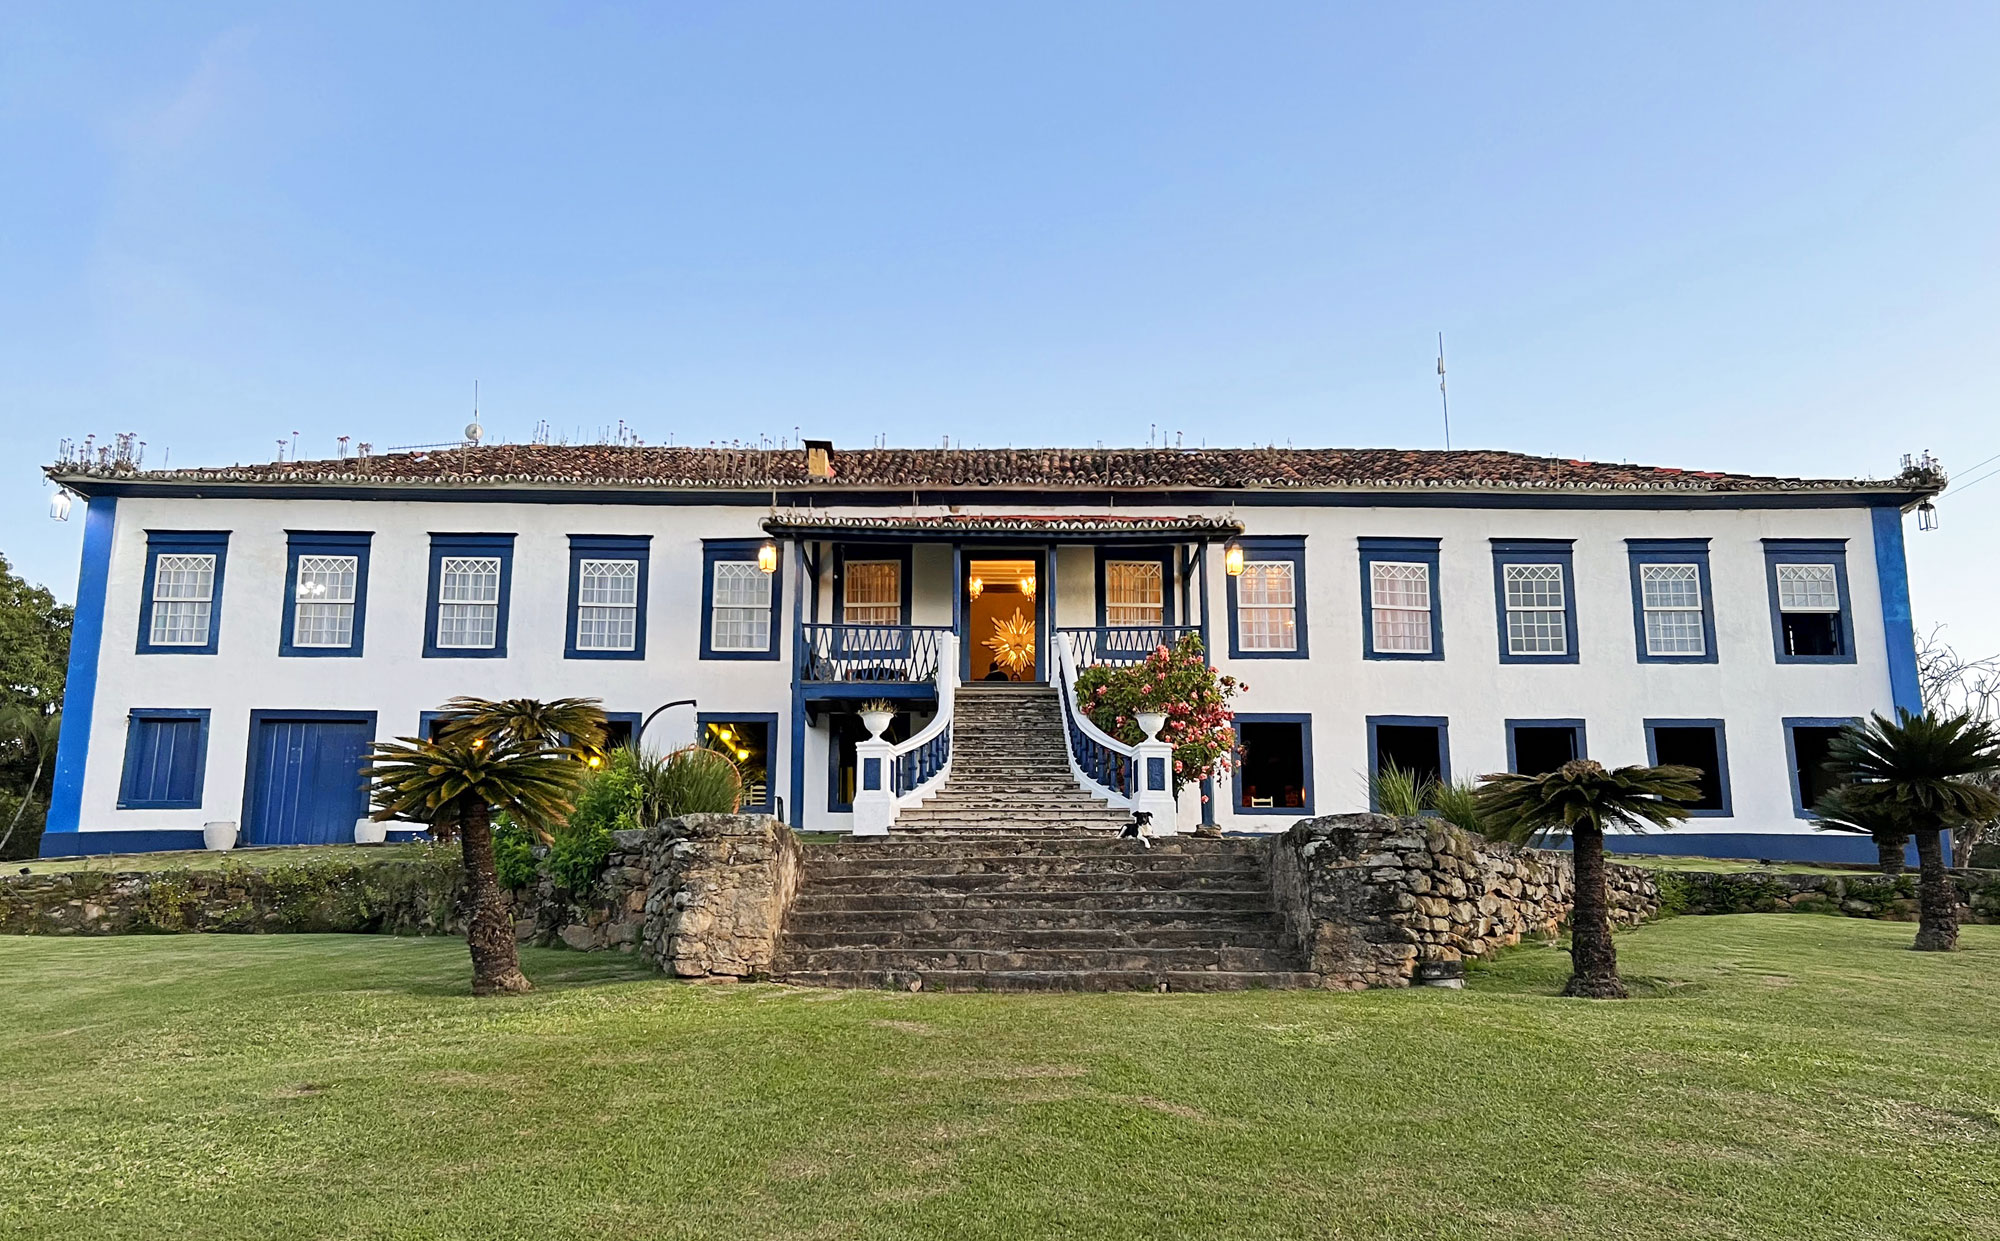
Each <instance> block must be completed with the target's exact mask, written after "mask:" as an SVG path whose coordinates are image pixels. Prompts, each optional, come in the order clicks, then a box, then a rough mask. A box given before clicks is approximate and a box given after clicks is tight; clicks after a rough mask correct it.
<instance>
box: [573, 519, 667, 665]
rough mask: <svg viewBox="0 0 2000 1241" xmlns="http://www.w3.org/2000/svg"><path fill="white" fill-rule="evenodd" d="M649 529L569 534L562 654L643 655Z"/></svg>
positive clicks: (591, 656) (650, 541)
mask: <svg viewBox="0 0 2000 1241" xmlns="http://www.w3.org/2000/svg"><path fill="white" fill-rule="evenodd" d="M652 546H653V536H652V535H650V534H572V535H570V536H569V619H568V621H567V623H566V627H565V630H564V638H563V658H564V659H644V658H645V657H646V598H647V590H648V588H649V586H650V584H651V580H652V579H651V561H652Z"/></svg>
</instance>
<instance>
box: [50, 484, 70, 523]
mask: <svg viewBox="0 0 2000 1241" xmlns="http://www.w3.org/2000/svg"><path fill="white" fill-rule="evenodd" d="M49 516H51V517H53V518H55V519H56V520H57V521H68V520H69V488H67V487H58V488H56V493H55V495H53V496H51V497H50V498H49Z"/></svg>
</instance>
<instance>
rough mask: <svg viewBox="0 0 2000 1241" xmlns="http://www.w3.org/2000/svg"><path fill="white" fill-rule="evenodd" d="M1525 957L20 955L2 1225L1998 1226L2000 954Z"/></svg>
mask: <svg viewBox="0 0 2000 1241" xmlns="http://www.w3.org/2000/svg"><path fill="white" fill-rule="evenodd" d="M1910 934H1911V928H1910V927H1909V926H1907V925H1901V924H1890V923H1876V922H1868V921H1863V920H1858V919H1836V918H1815V917H1808V916H1791V917H1785V916H1774V915H1757V916H1747V917H1731V918H1680V919H1675V920H1672V921H1669V922H1666V923H1661V924H1656V925H1653V926H1648V927H1644V928H1641V929H1639V930H1637V931H1635V932H1633V933H1631V934H1629V935H1626V936H1623V937H1621V941H1620V942H1621V951H1622V955H1623V959H1624V964H1625V967H1626V970H1627V975H1628V978H1629V979H1630V980H1631V981H1632V982H1633V983H1634V986H1635V990H1636V991H1637V992H1638V993H1639V998H1637V999H1634V1000H1632V1001H1630V1002H1627V1003H1623V1004H1595V1003H1591V1002H1588V1001H1576V1000H1562V999H1558V998H1555V996H1554V994H1553V993H1554V992H1555V991H1556V989H1557V988H1558V987H1559V986H1560V984H1561V982H1562V979H1563V976H1564V974H1565V972H1566V958H1565V957H1564V955H1563V954H1562V953H1560V952H1559V951H1554V950H1550V949H1545V948H1524V949H1520V950H1517V951H1516V952H1514V953H1512V954H1510V955H1508V956H1506V957H1504V958H1503V959H1502V960H1500V961H1499V962H1497V963H1495V964H1493V965H1490V966H1487V967H1483V968H1480V969H1477V970H1476V971H1475V972H1474V976H1473V980H1472V984H1471V986H1470V987H1469V988H1468V989H1467V990H1466V991H1463V992H1450V991H1435V990H1423V991H1408V992H1371V993H1364V994H1356V995H1349V994H1330V993H1307V992H1272V993H1251V994H1241V995H1216V996H1203V995H1108V996H982V995H923V994H907V993H839V992H823V991H804V990H791V989H785V988H780V987H772V986H708V987H701V986H689V985H684V984H675V983H670V982H666V981H663V980H660V979H657V978H653V977H651V976H649V975H647V974H645V973H644V972H643V971H642V968H641V967H640V966H639V965H638V964H637V963H635V962H634V961H633V960H632V959H631V958H629V957H619V956H613V955H582V954H569V953H561V952H548V951H541V952H530V953H528V954H527V959H526V965H527V969H528V972H529V973H530V974H531V975H532V976H534V977H535V978H536V980H537V982H538V983H539V984H540V987H541V989H540V990H539V991H538V992H537V993H536V994H534V995H532V996H529V997H525V998H523V999H516V1000H504V1001H474V1000H472V999H470V998H468V997H467V996H466V994H465V990H466V977H467V965H466V960H465V954H464V948H463V946H462V945H461V944H459V943H457V942H454V941H449V940H417V939H389V938H379V937H317V936H244V937H240V938H238V937H224V936H180V937H158V938H141V937H133V938H124V939H96V940H82V939H63V940H52V939H12V940H5V941H0V978H4V979H6V980H7V985H6V986H5V987H4V989H0V1185H3V1186H4V1192H0V1235H4V1236H23V1237H30V1236H33V1237H40V1236H61V1237H64V1238H66V1239H73V1241H81V1239H84V1238H99V1237H118V1238H148V1239H151V1238H164V1237H201V1238H216V1239H220V1241H226V1239H230V1238H305V1237H313V1238H320V1237H329V1238H390V1237H394V1238H433V1237H438V1238H442V1237H452V1238H458V1237H464V1238H481V1239H494V1241H498V1239H504V1238H524V1239H525V1238H534V1239H536V1241H543V1239H558V1238H569V1237H607V1236H615V1237H621V1238H654V1237H690V1238H692V1237H702V1238H708V1237H800V1238H803V1237H811V1238H849V1237H851V1238H930V1237H981V1238H984V1237H992V1238H1003V1237H1004V1238H1012V1237H1029V1236H1069V1237H1114V1238H1116V1237H1132V1238H1156V1237H1287V1238H1293V1237H1325V1238H1360V1237H1384V1238H1387V1237H1425V1238H1468V1239H1470V1238H1490V1237H1503V1236H1504V1237H1509V1238H1517V1237H1518V1238H1566V1239H1575V1238H1598V1237H1616V1238H1704V1239H1712V1238H1771V1237H1785V1238H1842V1239H1851V1238H1863V1237H1867V1238H1877V1237H1912V1238H1915V1237H1923V1238H1952V1237H1973V1236H1989V1237H1990V1236H1992V1235H1993V1229H1994V1226H1995V1224H1994V1221H1995V1220H1996V1219H2000V986H1996V985H1995V981H1996V967H2000V927H1984V926H1976V927H1968V928H1966V932H1965V943H1966V950H1965V951H1963V952H1961V953H1958V954H1955V955H1950V956H1941V955H1939V956H1932V955H1919V954H1916V953H1912V952H1910V951H1908V950H1907V946H1908V944H1909V940H1910Z"/></svg>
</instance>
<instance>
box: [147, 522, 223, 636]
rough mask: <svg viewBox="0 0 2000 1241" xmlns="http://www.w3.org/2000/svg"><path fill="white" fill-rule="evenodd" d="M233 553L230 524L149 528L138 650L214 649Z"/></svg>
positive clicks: (220, 624)
mask: <svg viewBox="0 0 2000 1241" xmlns="http://www.w3.org/2000/svg"><path fill="white" fill-rule="evenodd" d="M228 559H229V531H227V530H148V531H146V580H145V583H144V584H143V585H142V586H141V588H140V594H139V654H141V655H213V654H215V647H216V638H217V637H218V635H219V634H220V633H221V630H222V570H223V568H224V567H225V565H226V563H227V562H228Z"/></svg>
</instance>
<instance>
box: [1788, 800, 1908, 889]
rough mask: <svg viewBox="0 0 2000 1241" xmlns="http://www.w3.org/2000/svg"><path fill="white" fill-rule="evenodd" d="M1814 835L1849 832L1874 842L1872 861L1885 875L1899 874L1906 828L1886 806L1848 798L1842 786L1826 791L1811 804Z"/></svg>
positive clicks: (1901, 867) (1901, 869) (1901, 866)
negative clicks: (1817, 833) (1816, 819)
mask: <svg viewBox="0 0 2000 1241" xmlns="http://www.w3.org/2000/svg"><path fill="white" fill-rule="evenodd" d="M1812 812H1813V815H1814V816H1815V817H1816V818H1818V819H1819V822H1817V823H1815V824H1813V830H1814V831H1816V832H1853V833H1854V834H1856V835H1858V836H1867V837H1870V838H1872V839H1873V840H1874V841H1875V862H1876V865H1877V866H1878V867H1879V868H1880V869H1881V871H1882V873H1883V874H1885V875H1900V874H1902V873H1903V850H1904V848H1905V847H1906V846H1907V845H1908V844H1909V843H1910V825H1909V824H1908V823H1907V822H1905V821H1904V820H1903V819H1902V818H1901V817H1900V816H1899V815H1897V814H1896V813H1895V811H1894V810H1893V809H1891V808H1889V807H1884V806H1878V805H1876V804H1874V803H1873V802H1871V801H1869V800H1867V799H1866V798H1862V799H1859V800H1857V799H1856V798H1853V797H1850V796H1849V795H1848V791H1847V786H1846V785H1837V786H1835V787H1834V788H1832V789H1829V790H1828V791H1827V792H1826V793H1825V794H1824V795H1822V796H1821V797H1820V799H1819V800H1818V801H1816V802H1814V803H1813V806H1812Z"/></svg>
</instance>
